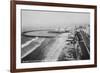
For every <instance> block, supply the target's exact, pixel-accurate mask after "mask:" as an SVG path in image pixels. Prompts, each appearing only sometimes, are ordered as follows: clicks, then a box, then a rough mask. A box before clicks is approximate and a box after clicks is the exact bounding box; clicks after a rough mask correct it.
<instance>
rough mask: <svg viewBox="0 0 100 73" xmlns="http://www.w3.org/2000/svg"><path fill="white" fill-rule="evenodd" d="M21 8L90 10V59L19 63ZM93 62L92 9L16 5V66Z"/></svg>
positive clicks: (67, 64)
mask: <svg viewBox="0 0 100 73" xmlns="http://www.w3.org/2000/svg"><path fill="white" fill-rule="evenodd" d="M21 9H29V10H30V9H31V10H49V11H50V10H51V11H71V12H90V36H91V38H90V42H91V43H90V48H91V50H90V54H91V55H90V60H82V61H64V62H41V63H21V53H20V52H21V50H20V49H21V45H20V44H21V39H20V38H21V16H20V15H21V14H20V13H21V12H20V11H21ZM88 64H94V10H93V9H85V8H69V7H49V6H35V5H16V68H17V69H22V68H39V67H54V66H73V65H88Z"/></svg>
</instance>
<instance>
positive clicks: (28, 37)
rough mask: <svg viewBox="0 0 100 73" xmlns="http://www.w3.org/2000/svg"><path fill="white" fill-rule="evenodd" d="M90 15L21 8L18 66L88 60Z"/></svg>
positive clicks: (86, 13) (87, 13)
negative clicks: (20, 64) (19, 57)
mask: <svg viewBox="0 0 100 73" xmlns="http://www.w3.org/2000/svg"><path fill="white" fill-rule="evenodd" d="M90 27H91V26H90V13H89V12H74V11H72V12H71V11H52V10H51V11H50V10H29V9H21V63H36V62H63V61H79V60H90V37H91V36H90Z"/></svg>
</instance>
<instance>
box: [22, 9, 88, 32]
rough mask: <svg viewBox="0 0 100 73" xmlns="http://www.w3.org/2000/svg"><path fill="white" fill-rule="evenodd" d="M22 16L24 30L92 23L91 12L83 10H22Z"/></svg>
mask: <svg viewBox="0 0 100 73" xmlns="http://www.w3.org/2000/svg"><path fill="white" fill-rule="evenodd" d="M21 18H22V20H21V24H22V31H30V30H36V29H55V28H59V27H60V28H63V27H64V28H65V27H69V26H70V27H74V26H78V25H87V24H89V23H90V13H82V12H77V13H76V12H61V11H58V12H54V11H39V10H37V11H36V10H22V11H21Z"/></svg>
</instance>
